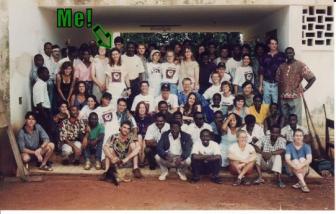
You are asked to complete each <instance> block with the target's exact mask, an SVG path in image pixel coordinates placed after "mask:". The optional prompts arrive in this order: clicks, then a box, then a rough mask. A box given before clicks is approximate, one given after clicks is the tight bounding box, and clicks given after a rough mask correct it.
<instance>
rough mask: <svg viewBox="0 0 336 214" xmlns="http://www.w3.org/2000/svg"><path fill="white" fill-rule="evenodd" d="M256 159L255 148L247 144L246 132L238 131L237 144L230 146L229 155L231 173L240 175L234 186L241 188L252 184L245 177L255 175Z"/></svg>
mask: <svg viewBox="0 0 336 214" xmlns="http://www.w3.org/2000/svg"><path fill="white" fill-rule="evenodd" d="M256 157H257V155H256V152H255V150H254V148H253V146H252V145H251V144H249V143H247V134H246V131H244V130H239V131H237V143H235V144H232V145H231V146H230V148H229V155H228V158H229V160H230V172H231V173H232V174H233V175H237V174H238V177H237V180H236V181H235V182H234V183H233V186H239V185H241V184H242V183H243V184H245V185H250V184H251V183H250V181H249V180H248V179H246V178H245V176H247V175H249V174H252V173H253V167H254V165H255V161H256Z"/></svg>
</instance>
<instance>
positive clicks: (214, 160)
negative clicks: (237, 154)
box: [191, 129, 223, 184]
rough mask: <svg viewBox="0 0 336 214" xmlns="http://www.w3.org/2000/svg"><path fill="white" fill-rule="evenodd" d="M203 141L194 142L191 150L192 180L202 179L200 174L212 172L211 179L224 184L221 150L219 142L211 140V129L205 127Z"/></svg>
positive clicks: (202, 134) (202, 132)
mask: <svg viewBox="0 0 336 214" xmlns="http://www.w3.org/2000/svg"><path fill="white" fill-rule="evenodd" d="M200 138H201V142H200V141H197V142H195V143H194V144H193V148H192V151H191V168H192V178H191V181H192V182H198V181H199V180H200V174H209V173H211V181H212V182H214V183H217V184H222V183H223V180H222V179H221V178H220V177H219V171H220V168H221V165H222V164H221V162H222V158H221V151H220V147H219V145H218V143H216V142H215V141H212V140H211V131H209V130H208V129H203V130H202V131H201V134H200Z"/></svg>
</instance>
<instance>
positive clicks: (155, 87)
mask: <svg viewBox="0 0 336 214" xmlns="http://www.w3.org/2000/svg"><path fill="white" fill-rule="evenodd" d="M160 57H161V54H160V51H159V50H152V51H151V53H150V58H151V62H149V63H147V76H148V83H149V93H150V94H151V95H153V96H154V97H157V96H159V94H160V87H161V80H162V76H161V71H162V68H161V63H159V61H160Z"/></svg>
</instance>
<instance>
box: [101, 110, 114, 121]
mask: <svg viewBox="0 0 336 214" xmlns="http://www.w3.org/2000/svg"><path fill="white" fill-rule="evenodd" d="M102 117H103V120H104V123H106V122H110V121H112V119H113V115H112V112H107V113H104V114H103V116H102Z"/></svg>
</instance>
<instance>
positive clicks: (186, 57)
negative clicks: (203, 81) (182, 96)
mask: <svg viewBox="0 0 336 214" xmlns="http://www.w3.org/2000/svg"><path fill="white" fill-rule="evenodd" d="M184 78H190V79H191V84H192V88H193V90H194V91H198V89H199V65H198V63H197V61H196V60H195V58H194V56H193V52H192V50H191V47H185V48H184V49H183V60H182V62H181V73H180V79H181V80H183V79H184ZM180 88H181V89H182V87H181V85H180Z"/></svg>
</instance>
